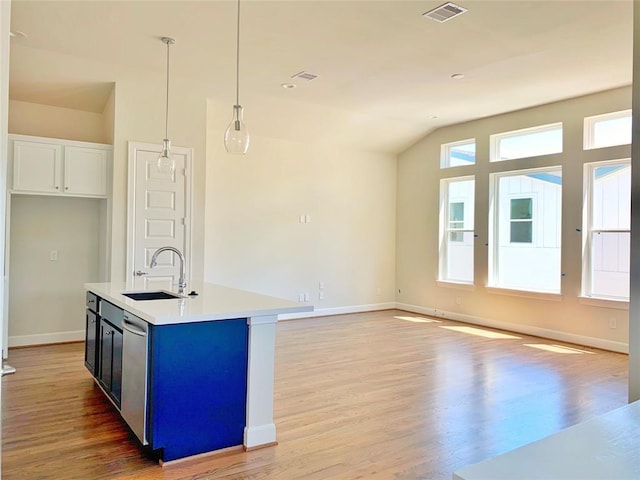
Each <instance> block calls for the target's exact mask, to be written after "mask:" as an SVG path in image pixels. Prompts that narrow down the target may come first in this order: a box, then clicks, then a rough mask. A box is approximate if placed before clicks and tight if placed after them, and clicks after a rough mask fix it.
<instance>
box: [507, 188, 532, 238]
mask: <svg viewBox="0 0 640 480" xmlns="http://www.w3.org/2000/svg"><path fill="white" fill-rule="evenodd" d="M535 198H536V195H535V194H534V193H527V194H519V195H512V196H509V244H510V245H512V246H518V247H528V246H531V247H533V246H535V243H536V242H535V237H534V232H535V217H537V215H536V214H535V212H534V210H535V202H534V200H535ZM514 200H529V201H530V202H531V218H513V217H512V216H511V213H512V210H511V207H512V205H513V201H514ZM514 223H530V224H531V240H529V241H528V242H514V241H513V240H512V238H513V224H514Z"/></svg>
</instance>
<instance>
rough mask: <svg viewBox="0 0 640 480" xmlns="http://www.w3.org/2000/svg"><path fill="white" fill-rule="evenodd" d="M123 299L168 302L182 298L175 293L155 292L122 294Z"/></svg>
mask: <svg viewBox="0 0 640 480" xmlns="http://www.w3.org/2000/svg"><path fill="white" fill-rule="evenodd" d="M122 295H124V296H125V297H129V298H131V299H133V300H136V301H138V300H168V299H172V298H182V296H180V295H177V294H175V293H168V292H163V291H157V292H131V293H123V294H122Z"/></svg>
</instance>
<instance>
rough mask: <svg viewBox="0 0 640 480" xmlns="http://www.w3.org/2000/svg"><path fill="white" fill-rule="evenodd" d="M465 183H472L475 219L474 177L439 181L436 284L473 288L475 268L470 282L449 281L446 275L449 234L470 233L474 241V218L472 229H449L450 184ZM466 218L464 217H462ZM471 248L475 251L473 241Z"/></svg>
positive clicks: (472, 270)
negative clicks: (451, 284)
mask: <svg viewBox="0 0 640 480" xmlns="http://www.w3.org/2000/svg"><path fill="white" fill-rule="evenodd" d="M465 181H473V191H474V195H473V198H472V199H471V200H472V201H473V212H474V217H475V201H476V200H475V182H476V179H475V175H465V176H461V177H448V178H441V179H440V208H439V215H438V216H439V220H438V221H439V236H438V280H437V281H438V283H455V284H460V285H470V286H473V285H474V283H475V268H474V266H473V265H472V268H471V277H472V278H471V280H470V281H465V280H455V279H451V278H449V277H448V276H447V275H446V274H447V272H448V264H447V258H448V253H449V250H448V245H449V242H448V241H447V240H448V238H449V235H450V234H451V233H462V234H464V233H471V234H472V235H473V237H472V238H474V239H475V235H474V233H475V218H472V219H471V225H472V226H473V228H464V227H463V228H451V226H450V225H451V218H450V217H451V210H450V204H451V202H450V201H449V200H450V197H449V186H450V185H451V184H452V183H455V182H465ZM443 212H445V213H444V215H443ZM465 215H466V209H465ZM463 218H466V217H463ZM463 225H464V220H463ZM472 248H473V249H475V241H474V242H473V245H472ZM473 257H474V258H475V252H474V256H473Z"/></svg>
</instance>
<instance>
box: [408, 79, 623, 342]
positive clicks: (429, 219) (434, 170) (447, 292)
mask: <svg viewBox="0 0 640 480" xmlns="http://www.w3.org/2000/svg"><path fill="white" fill-rule="evenodd" d="M630 104H631V88H621V89H616V90H612V91H608V92H604V93H601V94H596V95H590V96H586V97H581V98H576V99H571V100H567V101H564V102H558V103H555V104H550V105H545V106H541V107H536V108H531V109H528V110H523V111H518V112H513V113H509V114H505V115H500V116H496V117H490V118H484V119H480V120H476V121H473V122H468V123H464V124H460V125H454V126H450V127H446V128H442V129H439V130H437V131H436V132H433V133H432V134H430V135H428V136H427V137H425V138H424V139H423V140H421V141H420V142H418V143H417V144H415V145H414V146H413V147H411V148H410V149H408V150H407V151H406V152H404V153H402V154H401V155H399V159H398V223H397V225H398V228H397V235H398V237H397V242H398V243H397V250H398V255H397V267H396V268H397V288H398V291H399V293H398V295H397V301H398V302H399V304H401V305H404V306H405V307H407V308H413V307H415V308H414V309H416V310H419V311H425V312H428V311H432V309H437V310H440V311H445V312H451V313H452V314H454V315H458V316H459V317H460V318H463V317H464V318H466V319H468V320H474V321H491V322H493V323H494V324H499V325H501V326H504V327H508V328H512V329H514V330H516V331H518V330H526V331H530V332H532V331H535V332H537V333H544V334H554V332H555V333H557V335H558V336H560V337H561V338H565V339H569V338H573V339H574V340H575V341H580V342H587V341H588V342H590V343H596V344H599V345H601V346H605V347H607V348H612V349H619V350H625V349H626V348H627V343H628V340H629V337H628V327H629V323H628V318H629V316H628V311H627V310H620V309H613V308H604V307H599V306H592V305H586V304H584V303H581V301H580V299H579V295H580V282H581V269H582V252H581V250H580V248H577V246H579V245H580V244H581V232H580V231H579V230H581V228H582V194H583V180H582V172H583V163H584V162H589V161H599V160H607V159H618V158H629V156H630V150H631V149H630V146H629V145H626V146H617V147H609V148H603V149H596V150H589V151H585V150H583V148H582V146H583V140H582V129H583V118H584V117H585V116H590V115H596V114H599V113H606V112H612V111H617V110H624V109H628V108H629V106H630ZM559 121H561V122H563V124H564V152H563V153H561V154H556V155H547V156H544V157H538V158H532V159H521V160H512V161H504V162H496V163H489V161H488V158H489V135H491V134H494V133H500V132H505V131H511V130H515V129H520V128H526V127H532V126H536V125H542V124H548V123H553V122H559ZM474 137H475V138H476V142H477V148H476V157H477V160H476V161H477V163H476V165H475V166H463V167H455V168H450V169H444V170H441V169H440V168H439V158H440V145H441V144H442V143H448V142H454V141H457V140H463V139H468V138H474ZM515 165H517V166H518V168H535V167H543V166H552V165H562V168H563V187H562V188H563V191H562V202H563V210H562V273H563V274H564V276H563V277H562V294H563V296H562V298H561V299H559V301H551V300H544V299H533V298H526V297H517V296H505V295H500V294H496V293H491V292H490V291H489V290H487V289H485V285H486V284H487V277H488V248H487V246H486V245H487V243H488V233H489V232H488V217H489V212H488V203H489V174H490V173H493V172H499V171H509V170H511V169H513V168H514V166H515ZM472 174H473V175H475V179H476V185H475V188H476V195H475V198H476V223H475V233H476V234H477V235H478V237H477V238H476V244H475V251H474V262H475V288H474V289H473V290H463V289H456V288H446V287H440V286H438V285H437V283H436V279H437V272H438V235H437V233H436V232H437V231H438V195H439V181H440V179H441V178H444V177H449V176H451V177H458V176H463V175H472ZM465 316H466V317H465ZM610 319H616V321H617V328H615V329H611V328H610V327H609V325H610V323H609V320H610ZM591 340H593V342H592V341H591Z"/></svg>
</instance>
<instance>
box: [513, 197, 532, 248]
mask: <svg viewBox="0 0 640 480" xmlns="http://www.w3.org/2000/svg"><path fill="white" fill-rule="evenodd" d="M510 217H511V219H510V221H511V225H510V226H509V240H510V241H511V243H533V198H531V197H525V198H512V199H511V208H510Z"/></svg>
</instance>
